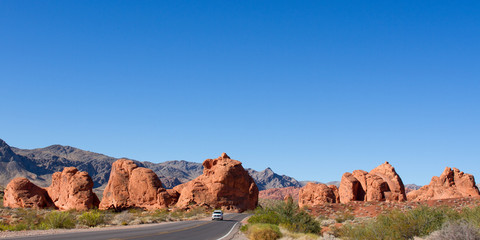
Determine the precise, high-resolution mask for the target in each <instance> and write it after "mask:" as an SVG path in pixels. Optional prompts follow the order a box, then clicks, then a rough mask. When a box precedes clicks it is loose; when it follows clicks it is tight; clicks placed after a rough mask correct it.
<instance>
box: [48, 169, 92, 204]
mask: <svg viewBox="0 0 480 240" xmlns="http://www.w3.org/2000/svg"><path fill="white" fill-rule="evenodd" d="M92 188H93V181H92V178H91V177H90V176H89V175H88V173H87V172H80V171H78V169H77V168H75V167H66V168H64V169H63V171H62V172H56V173H54V174H53V176H52V185H50V187H48V188H47V191H48V195H49V196H50V198H51V199H52V201H53V203H54V204H55V206H56V207H57V208H58V209H59V210H72V209H74V210H88V209H91V208H97V207H98V204H99V203H100V201H99V200H98V197H97V195H96V194H95V193H93V190H92Z"/></svg>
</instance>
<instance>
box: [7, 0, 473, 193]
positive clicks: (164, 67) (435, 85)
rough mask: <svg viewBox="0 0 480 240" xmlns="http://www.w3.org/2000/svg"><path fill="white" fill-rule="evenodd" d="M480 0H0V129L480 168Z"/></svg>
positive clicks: (146, 150)
mask: <svg viewBox="0 0 480 240" xmlns="http://www.w3.org/2000/svg"><path fill="white" fill-rule="evenodd" d="M479 11H480V2H479V1H17V0H14V1H5V0H4V1H0V78H1V79H0V90H1V91H0V92H1V95H0V96H1V101H2V105H1V115H0V138H2V139H4V140H5V141H7V143H9V144H10V145H12V146H16V147H20V148H38V147H45V146H48V145H52V144H62V145H70V146H74V147H78V148H81V149H85V150H90V151H94V152H99V153H104V154H107V155H110V156H114V157H128V158H132V159H137V160H142V161H152V162H162V161H167V160H175V159H184V160H188V161H195V162H202V161H203V160H204V159H206V158H214V157H217V156H219V155H220V154H221V153H222V152H227V153H228V154H229V155H230V156H231V157H232V158H234V159H238V160H240V161H242V162H243V165H244V166H245V167H250V168H254V169H257V170H262V169H264V168H266V167H271V168H272V169H273V170H274V171H275V172H277V173H280V174H286V175H289V176H292V177H295V178H297V179H299V180H317V181H331V180H340V178H341V175H342V174H343V173H344V172H346V171H352V170H355V169H364V170H367V171H369V170H371V169H372V168H374V167H375V166H377V165H379V164H381V163H383V162H384V161H389V162H390V163H392V165H394V166H395V167H396V169H397V172H398V173H399V174H400V175H401V177H402V178H403V181H404V182H405V183H417V184H427V183H428V182H429V181H430V178H431V177H432V176H434V175H439V174H440V173H441V172H442V171H443V169H444V168H445V166H455V167H457V168H460V169H461V170H463V171H465V172H469V173H473V174H475V175H476V176H477V178H480V14H479Z"/></svg>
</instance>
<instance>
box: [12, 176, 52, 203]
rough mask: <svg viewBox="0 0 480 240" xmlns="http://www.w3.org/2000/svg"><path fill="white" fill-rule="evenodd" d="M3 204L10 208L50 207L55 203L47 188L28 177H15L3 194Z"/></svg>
mask: <svg viewBox="0 0 480 240" xmlns="http://www.w3.org/2000/svg"><path fill="white" fill-rule="evenodd" d="M3 206H4V207H10V208H37V209H38V208H50V207H54V204H53V202H52V200H51V199H50V197H49V196H48V193H47V190H45V189H43V188H40V187H38V186H37V185H35V184H33V183H32V182H30V180H28V179H26V178H15V179H13V180H12V181H10V183H8V185H7V187H6V188H5V195H4V196H3Z"/></svg>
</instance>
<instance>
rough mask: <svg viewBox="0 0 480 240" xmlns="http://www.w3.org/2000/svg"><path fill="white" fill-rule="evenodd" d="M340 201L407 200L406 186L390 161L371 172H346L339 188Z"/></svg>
mask: <svg viewBox="0 0 480 240" xmlns="http://www.w3.org/2000/svg"><path fill="white" fill-rule="evenodd" d="M338 192H339V194H340V202H341V203H348V202H351V201H405V200H406V199H407V198H406V195H405V187H404V185H403V182H402V179H401V178H400V176H399V175H398V174H397V172H396V171H395V168H394V167H393V166H392V165H390V164H389V163H388V162H385V163H383V164H382V165H380V166H378V167H376V168H375V169H373V170H372V171H370V172H368V173H367V172H365V171H363V170H355V171H353V173H348V172H347V173H345V174H343V176H342V180H341V182H340V188H339V190H338Z"/></svg>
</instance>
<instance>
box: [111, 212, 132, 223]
mask: <svg viewBox="0 0 480 240" xmlns="http://www.w3.org/2000/svg"><path fill="white" fill-rule="evenodd" d="M132 220H133V214H132V213H130V212H128V211H123V212H121V213H118V214H116V215H115V217H113V221H112V222H113V224H115V225H128V224H129V223H130V222H131V221H132Z"/></svg>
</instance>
